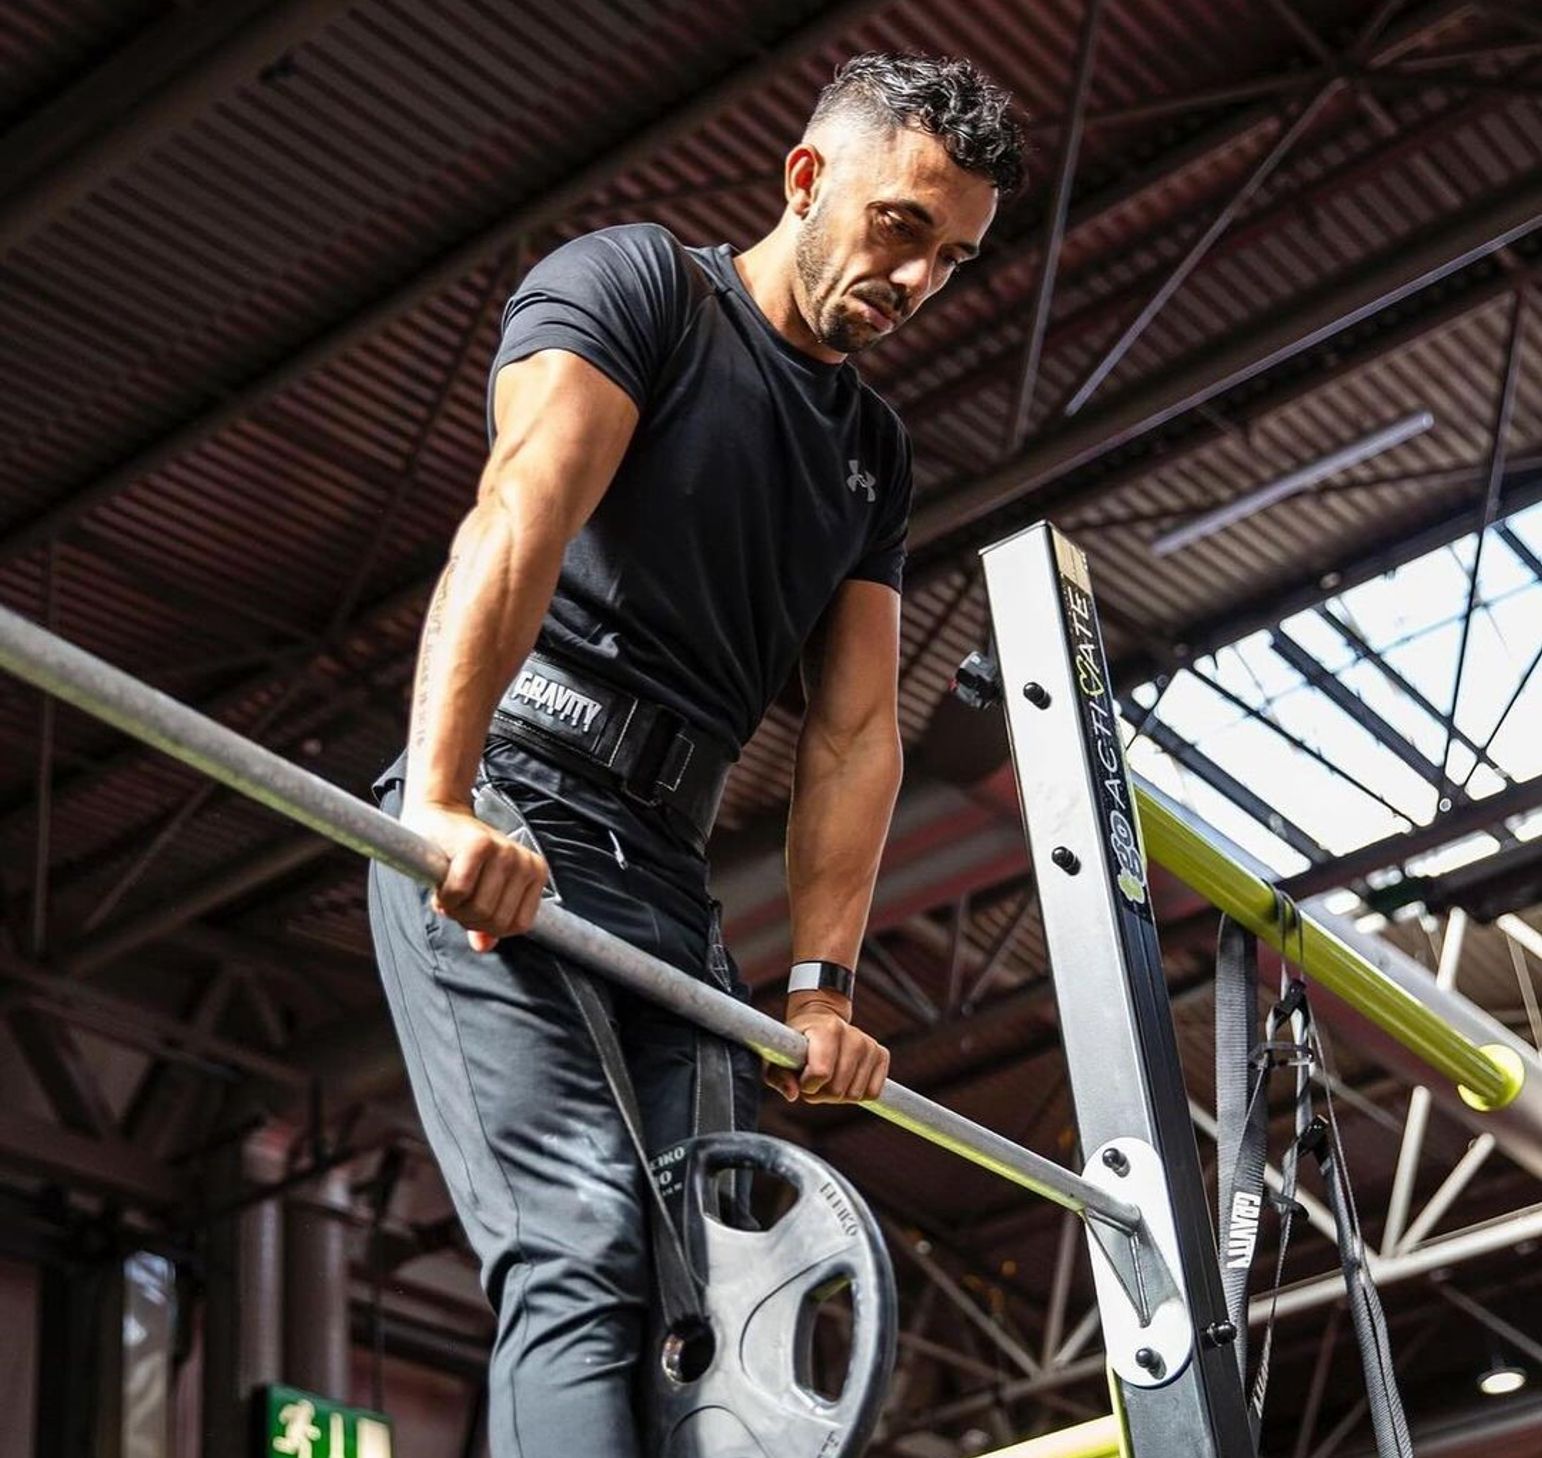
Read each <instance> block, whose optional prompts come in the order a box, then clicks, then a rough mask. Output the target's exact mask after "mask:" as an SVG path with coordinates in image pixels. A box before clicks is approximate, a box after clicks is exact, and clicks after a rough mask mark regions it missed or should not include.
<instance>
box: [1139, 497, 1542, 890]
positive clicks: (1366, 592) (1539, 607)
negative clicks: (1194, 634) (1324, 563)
mask: <svg viewBox="0 0 1542 1458" xmlns="http://www.w3.org/2000/svg"><path fill="white" fill-rule="evenodd" d="M1475 550H1476V538H1475V536H1472V535H1469V536H1467V537H1465V538H1463V539H1462V540H1461V541H1458V542H1455V543H1452V544H1450V545H1448V546H1445V547H1442V548H1439V549H1438V550H1436V551H1433V552H1430V553H1428V554H1426V555H1425V556H1423V557H1420V558H1418V559H1416V560H1415V561H1413V562H1409V563H1407V564H1405V565H1404V566H1402V567H1400V568H1398V569H1396V570H1395V571H1393V572H1389V573H1387V574H1385V575H1384V576H1382V577H1379V578H1377V579H1375V580H1373V581H1371V582H1366V583H1362V584H1360V585H1359V586H1356V587H1353V588H1350V589H1349V590H1347V591H1345V592H1343V593H1340V594H1338V595H1336V596H1334V597H1331V598H1328V599H1327V600H1326V601H1324V602H1323V603H1321V604H1320V605H1318V606H1317V607H1315V608H1312V609H1309V610H1307V611H1304V612H1299V613H1296V614H1294V615H1292V616H1291V617H1289V618H1287V619H1285V620H1284V621H1283V622H1282V623H1281V624H1280V626H1279V628H1278V629H1276V630H1275V631H1274V632H1272V633H1271V632H1259V633H1252V634H1250V635H1249V636H1247V637H1246V638H1243V639H1240V640H1239V641H1238V642H1236V643H1234V644H1231V645H1229V646H1227V647H1225V648H1222V649H1219V650H1218V651H1216V652H1215V653H1213V654H1210V655H1207V656H1205V657H1203V658H1200V659H1197V660H1196V661H1195V662H1194V663H1193V664H1192V665H1190V667H1189V668H1187V669H1185V670H1184V671H1182V672H1180V673H1178V674H1176V675H1175V676H1174V677H1173V678H1172V679H1171V681H1170V682H1169V683H1168V684H1167V686H1166V687H1165V689H1162V690H1160V691H1159V690H1158V688H1157V686H1156V685H1155V684H1143V685H1141V686H1140V687H1139V688H1137V689H1136V690H1135V691H1134V692H1132V693H1131V695H1130V696H1129V700H1130V702H1129V704H1128V706H1127V707H1128V710H1129V712H1130V713H1131V714H1132V715H1134V716H1135V721H1136V723H1137V724H1139V723H1145V724H1146V729H1147V732H1146V733H1145V734H1144V735H1142V736H1140V737H1137V738H1135V739H1133V740H1132V742H1131V746H1130V759H1131V764H1132V766H1133V767H1134V768H1135V769H1136V770H1137V771H1138V772H1139V773H1141V774H1144V775H1146V776H1147V777H1148V778H1150V779H1152V780H1153V781H1155V782H1156V783H1158V784H1159V785H1161V786H1162V788H1164V789H1165V790H1166V791H1167V792H1168V793H1169V794H1171V795H1173V796H1174V797H1175V798H1177V799H1179V800H1181V801H1183V802H1184V803H1186V804H1188V805H1190V806H1191V807H1192V808H1193V809H1194V810H1195V811H1196V812H1197V813H1199V814H1200V815H1203V816H1204V817H1205V818H1206V819H1207V820H1209V821H1211V822H1212V823H1213V824H1214V825H1215V826H1216V828H1217V829H1218V830H1221V831H1223V832H1224V833H1225V834H1226V835H1228V836H1229V837H1230V838H1231V839H1233V840H1235V841H1236V842H1237V843H1238V844H1240V845H1242V846H1243V847H1244V848H1245V849H1247V850H1248V851H1250V852H1251V853H1252V854H1254V855H1255V856H1257V857H1258V858H1259V859H1260V860H1262V861H1263V862H1265V863H1266V864H1267V865H1269V866H1271V867H1272V868H1273V869H1274V870H1275V871H1276V872H1277V873H1279V874H1280V875H1282V876H1289V875H1291V874H1294V873H1295V872H1297V871H1300V870H1302V869H1304V868H1305V867H1307V866H1308V865H1310V864H1312V863H1313V862H1317V861H1324V860H1330V859H1332V858H1333V857H1337V856H1341V855H1344V854H1346V853H1348V852H1350V851H1354V850H1358V849H1360V848H1361V847H1363V846H1366V845H1369V844H1372V843H1374V842H1377V841H1381V840H1384V839H1387V838H1389V837H1393V836H1396V835H1397V834H1399V833H1400V832H1403V831H1407V830H1410V829H1413V828H1416V827H1422V826H1427V825H1430V824H1431V823H1432V822H1435V821H1436V820H1437V818H1438V817H1440V816H1442V815H1444V814H1448V813H1450V812H1452V811H1453V810H1456V809H1459V808H1460V807H1462V806H1463V805H1466V804H1468V803H1470V802H1472V801H1476V800H1481V799H1483V798H1485V797H1487V796H1490V795H1495V794H1498V793H1500V792H1501V791H1502V790H1504V789H1506V788H1508V787H1509V786H1510V785H1512V784H1515V783H1517V782H1519V781H1522V780H1527V779H1531V778H1533V777H1535V776H1536V775H1539V774H1542V732H1539V730H1538V727H1537V726H1538V725H1539V723H1542V671H1539V663H1542V505H1538V506H1535V507H1531V508H1529V509H1528V510H1526V511H1525V512H1522V513H1520V514H1518V515H1516V516H1514V517H1512V518H1510V519H1509V520H1508V521H1504V522H1501V523H1499V524H1498V525H1497V526H1496V527H1495V528H1493V529H1492V530H1491V532H1490V534H1489V536H1488V538H1487V540H1486V541H1485V543H1484V548H1483V553H1482V558H1481V562H1480V567H1479V572H1478V583H1477V589H1478V590H1477V597H1476V604H1475V607H1474V611H1473V613H1472V617H1471V621H1470V622H1469V623H1467V625H1466V630H1465V633H1464V618H1465V616H1466V609H1467V603H1468V594H1469V584H1470V578H1471V571H1472V562H1473V556H1474V552H1475ZM1459 662H1460V665H1461V666H1460V693H1459V694H1458V695H1457V697H1456V711H1455V714H1454V715H1451V717H1450V718H1449V720H1448V717H1447V716H1448V714H1449V711H1450V710H1451V706H1452V695H1453V689H1454V688H1455V686H1456V684H1457V679H1458V663H1459ZM1539 834H1542V814H1538V815H1533V816H1531V817H1529V818H1526V819H1523V820H1517V821H1513V822H1512V824H1511V827H1510V828H1508V829H1503V830H1502V831H1501V836H1502V838H1501V839H1496V838H1495V837H1494V836H1492V835H1464V834H1463V833H1462V830H1461V827H1459V826H1457V827H1453V835H1452V841H1453V844H1451V845H1448V846H1446V847H1442V848H1438V849H1437V850H1435V851H1434V852H1431V853H1430V854H1428V855H1426V856H1425V857H1423V858H1422V859H1420V860H1419V861H1418V862H1417V863H1411V865H1410V870H1411V871H1412V870H1413V869H1414V867H1415V865H1417V868H1418V870H1419V872H1420V873H1422V874H1426V875H1437V874H1440V873H1441V872H1442V871H1444V870H1450V869H1454V868H1455V867H1456V866H1458V865H1463V864H1466V863H1467V862H1468V861H1470V860H1472V859H1476V858H1481V857H1482V856H1483V855H1487V854H1492V853H1493V852H1494V851H1495V850H1498V849H1500V848H1501V847H1502V846H1503V845H1506V844H1514V843H1515V841H1516V840H1520V839H1532V838H1535V837H1536V836H1537V835H1539Z"/></svg>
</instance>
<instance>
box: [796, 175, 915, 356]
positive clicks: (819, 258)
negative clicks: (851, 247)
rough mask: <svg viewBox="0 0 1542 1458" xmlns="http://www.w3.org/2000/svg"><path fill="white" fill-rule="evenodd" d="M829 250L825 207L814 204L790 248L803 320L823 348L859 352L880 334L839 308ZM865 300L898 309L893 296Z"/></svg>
mask: <svg viewBox="0 0 1542 1458" xmlns="http://www.w3.org/2000/svg"><path fill="white" fill-rule="evenodd" d="M830 253H831V249H830V239H829V232H828V230H827V228H826V221H825V217H824V207H823V206H822V204H821V203H815V205H814V207H813V209H812V210H811V211H810V212H809V215H808V216H807V217H806V218H805V219H804V220H803V227H802V228H801V229H800V230H799V232H798V240H797V243H796V244H795V245H794V247H793V266H794V267H795V268H796V269H797V270H798V282H799V283H800V284H802V286H803V299H804V304H803V318H804V322H805V323H806V324H807V325H808V327H809V330H810V331H811V332H812V333H813V336H814V338H815V339H817V340H818V341H819V342H820V343H821V344H822V345H824V347H825V348H826V349H833V350H834V351H835V352H836V353H837V354H860V353H861V352H862V351H863V350H864V349H870V348H872V346H873V345H875V344H877V343H878V341H879V340H880V339H882V338H883V333H882V332H881V331H879V330H876V329H874V328H873V326H872V325H871V324H869V323H868V322H867V321H866V320H865V319H863V318H861V317H860V316H857V315H854V314H850V313H847V312H846V311H845V310H843V309H842V308H841V307H840V302H839V300H838V299H835V298H832V297H831V294H832V293H833V291H834V287H835V279H836V276H837V272H838V271H837V269H835V268H834V267H833V266H832V265H831V263H830ZM874 292H875V293H876V290H875V291H874ZM868 302H871V303H872V304H873V305H874V306H875V307H878V308H886V309H889V310H891V311H892V312H895V313H897V312H898V301H897V300H894V299H893V298H883V299H878V298H874V299H872V300H869V301H868Z"/></svg>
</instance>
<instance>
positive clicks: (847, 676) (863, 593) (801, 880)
mask: <svg viewBox="0 0 1542 1458" xmlns="http://www.w3.org/2000/svg"><path fill="white" fill-rule="evenodd" d="M899 622H900V596H899V593H897V592H896V591H895V590H894V589H893V588H892V587H889V586H887V585H885V584H883V583H878V582H868V581H863V580H858V579H852V580H849V581H847V582H845V583H843V584H842V585H841V587H840V589H839V591H838V592H837V593H836V596H835V598H834V600H833V601H832V602H831V605H830V607H829V609H828V610H827V611H826V613H825V616H824V619H823V620H822V621H821V623H820V627H819V630H818V632H817V633H816V635H815V637H814V639H813V641H812V642H811V644H810V649H809V651H808V652H806V653H805V655H804V687H805V697H806V698H807V701H808V708H807V712H806V714H805V716H804V721H803V731H802V733H801V735H800V736H799V739H798V751H797V760H796V765H795V768H794V771H793V792H792V810H791V814H790V816H789V818H788V824H787V893H788V899H789V902H790V903H791V911H792V953H793V960H794V961H795V962H802V961H816V960H822V961H831V962H838V963H840V964H841V965H842V966H845V967H851V968H855V967H856V965H857V959H858V955H859V953H860V949H861V946H862V937H863V934H864V932H865V930H866V928H867V918H868V913H869V911H870V910H871V907H872V899H873V883H874V881H875V880H876V879H877V875H878V863H879V860H880V859H881V857H882V854H883V847H884V841H885V840H886V839H887V837H888V833H889V818H890V816H891V815H892V814H893V811H894V801H895V798H896V796H897V795H898V793H899V787H900V779H901V776H902V774H903V757H902V749H901V745H900V734H899V702H898V700H899ZM851 1013H852V1007H851V1001H850V999H849V998H847V997H844V996H842V995H841V994H840V993H838V992H836V991H835V990H833V989H821V990H818V991H803V992H794V993H791V994H789V996H788V999H787V1012H786V1021H787V1023H788V1024H789V1025H790V1026H792V1027H794V1028H797V1029H798V1030H799V1031H800V1032H801V1033H803V1034H805V1036H807V1038H808V1040H809V1058H808V1063H807V1064H806V1065H805V1067H804V1070H803V1074H802V1077H801V1080H800V1079H795V1078H794V1077H793V1075H792V1074H791V1073H789V1072H787V1071H786V1070H784V1069H775V1068H771V1069H768V1070H767V1081H768V1082H770V1084H771V1085H772V1087H773V1088H776V1089H777V1090H778V1091H779V1092H780V1093H781V1094H782V1095H783V1097H785V1098H796V1097H798V1096H800V1095H801V1096H802V1097H803V1098H806V1099H808V1100H809V1101H810V1102H812V1103H837V1102H846V1101H850V1100H859V1099H868V1098H876V1097H877V1095H878V1093H879V1091H880V1090H881V1089H882V1087H883V1082H884V1079H885V1078H886V1077H887V1076H888V1069H889V1055H888V1052H887V1051H886V1050H885V1049H884V1048H882V1047H880V1046H879V1044H878V1043H877V1042H875V1041H874V1040H873V1039H872V1038H871V1037H869V1036H868V1035H867V1034H866V1033H864V1032H862V1031H861V1030H860V1029H858V1028H855V1027H853V1026H851Z"/></svg>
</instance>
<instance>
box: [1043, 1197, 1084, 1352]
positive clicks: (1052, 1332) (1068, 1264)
mask: <svg viewBox="0 0 1542 1458" xmlns="http://www.w3.org/2000/svg"><path fill="white" fill-rule="evenodd" d="M1079 1234H1080V1231H1079V1230H1078V1229H1077V1224H1076V1219H1075V1217H1074V1216H1072V1215H1070V1214H1067V1215H1066V1216H1065V1217H1064V1218H1063V1219H1062V1220H1061V1222H1060V1244H1059V1245H1058V1246H1057V1247H1056V1248H1055V1275H1054V1278H1053V1280H1052V1281H1051V1282H1050V1288H1049V1309H1048V1311H1047V1312H1046V1314H1045V1317H1044V1345H1043V1347H1042V1351H1043V1353H1044V1355H1043V1357H1042V1358H1041V1359H1040V1365H1041V1366H1044V1367H1047V1366H1048V1365H1049V1364H1050V1363H1051V1362H1052V1361H1054V1359H1055V1353H1056V1352H1057V1351H1058V1350H1059V1348H1060V1340H1061V1337H1062V1336H1063V1335H1064V1333H1065V1308H1066V1302H1067V1301H1068V1300H1069V1299H1070V1296H1071V1277H1072V1276H1073V1275H1075V1273H1076V1254H1077V1250H1078V1249H1079V1247H1080V1241H1078V1239H1077V1236H1078V1235H1079Z"/></svg>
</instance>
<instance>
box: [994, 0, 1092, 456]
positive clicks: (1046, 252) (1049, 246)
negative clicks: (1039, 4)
mask: <svg viewBox="0 0 1542 1458" xmlns="http://www.w3.org/2000/svg"><path fill="white" fill-rule="evenodd" d="M1085 5H1086V9H1085V10H1084V11H1083V14H1082V28H1081V38H1080V39H1079V40H1078V42H1077V51H1076V70H1075V73H1074V75H1073V77H1072V81H1071V105H1070V108H1069V110H1068V112H1067V119H1066V126H1065V134H1064V135H1063V136H1062V138H1061V140H1060V167H1059V170H1058V171H1057V172H1056V174H1055V191H1054V194H1053V196H1052V198H1051V200H1050V206H1049V215H1048V217H1047V218H1046V219H1045V222H1044V247H1043V251H1042V254H1041V258H1042V262H1041V263H1040V265H1039V284H1038V288H1037V289H1035V291H1034V296H1033V310H1032V312H1031V313H1030V314H1029V316H1028V340H1027V344H1026V345H1025V347H1024V349H1023V366H1022V372H1021V374H1020V375H1019V377H1018V381H1017V388H1016V389H1015V390H1014V391H1013V392H1012V395H1013V398H1012V408H1011V410H1009V411H1008V412H1007V434H1006V439H1005V441H1003V443H1002V446H1003V450H1004V452H1005V454H1007V455H1011V454H1013V453H1014V452H1015V451H1017V450H1018V449H1019V448H1020V447H1021V446H1022V443H1023V440H1024V439H1025V438H1026V436H1027V434H1028V420H1029V417H1030V415H1031V414H1032V412H1033V394H1034V389H1035V387H1036V386H1037V385H1038V382H1039V362H1040V359H1041V358H1042V356H1043V353H1044V335H1045V332H1046V331H1047V330H1048V328H1049V311H1050V305H1051V303H1052V302H1053V301H1054V297H1055V280H1056V277H1057V275H1058V274H1059V271H1060V249H1061V245H1062V244H1063V243H1064V242H1065V226H1066V217H1067V214H1068V213H1069V211H1070V206H1071V187H1072V184H1073V183H1074V182H1075V180H1076V164H1077V161H1078V160H1079V158H1080V157H1081V149H1082V129H1083V125H1084V123H1085V121H1086V116H1087V88H1088V84H1089V83H1090V81H1091V79H1092V63H1093V58H1094V56H1095V54H1096V52H1097V45H1098V27H1099V25H1100V24H1101V23H1102V18H1103V0H1085Z"/></svg>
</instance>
